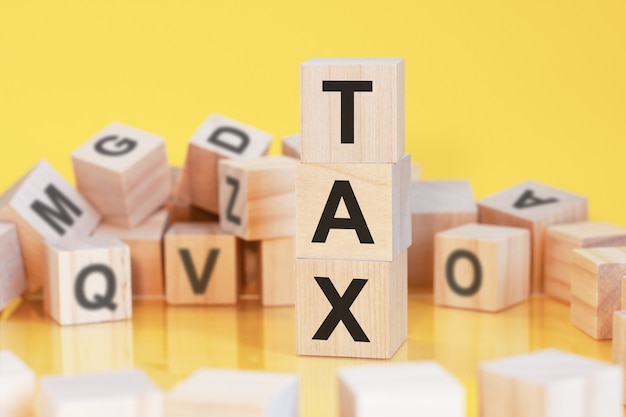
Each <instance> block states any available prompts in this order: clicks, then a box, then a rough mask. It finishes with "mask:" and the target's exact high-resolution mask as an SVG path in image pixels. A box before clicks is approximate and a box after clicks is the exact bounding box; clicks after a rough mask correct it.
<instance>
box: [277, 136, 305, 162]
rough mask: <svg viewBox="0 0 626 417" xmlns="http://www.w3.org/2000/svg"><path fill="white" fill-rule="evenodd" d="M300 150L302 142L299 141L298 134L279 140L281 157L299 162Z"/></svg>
mask: <svg viewBox="0 0 626 417" xmlns="http://www.w3.org/2000/svg"><path fill="white" fill-rule="evenodd" d="M301 150H302V142H301V140H300V134H296V135H290V136H285V137H284V138H283V139H282V140H281V153H282V154H283V155H285V156H290V157H292V158H294V159H298V160H299V159H300V153H301Z"/></svg>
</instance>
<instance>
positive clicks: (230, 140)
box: [182, 114, 272, 214]
mask: <svg viewBox="0 0 626 417" xmlns="http://www.w3.org/2000/svg"><path fill="white" fill-rule="evenodd" d="M271 142H272V135H270V134H269V133H265V132H263V131H261V130H258V129H255V128H253V127H251V126H248V125H245V124H243V123H240V122H237V121H235V120H232V119H228V118H226V117H224V116H220V115H218V114H212V115H210V116H209V117H208V118H207V119H206V120H205V121H204V122H203V123H202V124H201V125H200V127H199V128H198V130H196V132H195V133H194V134H193V136H192V137H191V139H190V140H189V148H188V149H187V159H186V161H185V167H184V168H183V173H182V178H183V179H182V181H183V191H184V188H185V187H186V188H187V192H188V193H189V198H190V200H191V202H192V203H193V204H194V205H196V206H198V207H200V208H202V209H204V210H207V211H209V212H211V213H215V214H218V213H219V198H218V195H219V194H218V191H219V188H218V183H219V181H218V175H217V166H218V162H219V160H220V159H223V158H230V159H232V158H254V157H258V156H261V155H265V154H266V153H267V151H268V149H269V146H270V144H271ZM183 193H184V192H183Z"/></svg>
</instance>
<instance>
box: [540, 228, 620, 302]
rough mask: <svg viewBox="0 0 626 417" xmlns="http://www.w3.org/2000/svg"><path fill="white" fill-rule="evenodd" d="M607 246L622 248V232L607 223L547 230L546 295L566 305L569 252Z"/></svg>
mask: <svg viewBox="0 0 626 417" xmlns="http://www.w3.org/2000/svg"><path fill="white" fill-rule="evenodd" d="M607 246H626V228H624V227H622V226H618V225H615V224H611V223H607V222H580V223H570V224H562V225H556V226H550V227H548V229H547V230H546V240H545V252H544V253H545V255H544V265H543V266H544V270H543V275H544V280H545V291H546V294H548V295H550V296H552V297H554V298H556V299H557V300H560V301H563V302H565V303H569V302H570V287H571V284H570V274H571V266H572V253H573V252H572V251H573V250H574V249H581V248H595V247H607Z"/></svg>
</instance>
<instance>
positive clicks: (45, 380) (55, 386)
mask: <svg viewBox="0 0 626 417" xmlns="http://www.w3.org/2000/svg"><path fill="white" fill-rule="evenodd" d="M39 392H40V398H39V416H40V417H74V416H90V417H110V416H116V417H162V416H163V393H162V392H161V390H160V389H159V388H158V387H157V386H156V385H155V384H154V382H152V381H151V380H150V379H149V378H148V376H147V375H146V374H145V373H144V372H143V371H141V370H138V369H130V370H123V371H112V372H103V373H98V374H80V375H62V376H46V377H42V378H41V379H40V381H39Z"/></svg>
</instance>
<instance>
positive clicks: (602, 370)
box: [479, 349, 623, 417]
mask: <svg viewBox="0 0 626 417" xmlns="http://www.w3.org/2000/svg"><path fill="white" fill-rule="evenodd" d="M622 379H623V376H622V370H621V369H620V367H619V366H616V365H612V364H610V363H606V362H601V361H597V360H593V359H588V358H586V357H583V356H578V355H574V354H571V353H566V352H562V351H558V350H554V349H547V350H541V351H536V352H532V353H527V354H522V355H518V356H512V357H508V358H502V359H496V360H492V361H489V362H484V363H482V364H481V365H480V367H479V395H480V408H481V410H480V415H481V417H561V416H563V417H587V416H588V417H622V415H623V411H622V390H623V388H622V384H623V381H622Z"/></svg>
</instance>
